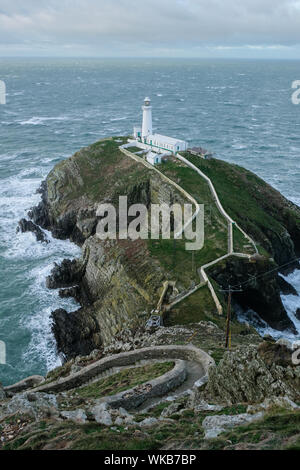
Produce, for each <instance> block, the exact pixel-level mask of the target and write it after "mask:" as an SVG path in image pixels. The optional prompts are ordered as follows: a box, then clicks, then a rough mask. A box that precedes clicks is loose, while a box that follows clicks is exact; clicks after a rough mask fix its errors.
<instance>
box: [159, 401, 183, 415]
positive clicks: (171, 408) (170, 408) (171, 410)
mask: <svg viewBox="0 0 300 470" xmlns="http://www.w3.org/2000/svg"><path fill="white" fill-rule="evenodd" d="M182 407H183V404H182V403H178V402H177V403H171V405H169V406H168V407H167V408H165V409H164V410H163V411H162V412H161V415H160V416H161V417H162V418H169V416H172V415H173V414H175V413H177V412H178V411H179V410H180V409H181V408H182Z"/></svg>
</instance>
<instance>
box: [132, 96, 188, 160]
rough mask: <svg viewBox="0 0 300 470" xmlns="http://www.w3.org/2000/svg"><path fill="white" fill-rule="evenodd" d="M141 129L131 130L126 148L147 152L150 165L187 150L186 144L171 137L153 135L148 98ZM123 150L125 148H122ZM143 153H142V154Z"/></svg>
mask: <svg viewBox="0 0 300 470" xmlns="http://www.w3.org/2000/svg"><path fill="white" fill-rule="evenodd" d="M142 110H143V123H142V127H140V126H135V127H134V128H133V137H134V139H128V144H125V146H126V148H130V146H131V147H138V148H140V149H141V150H144V151H146V152H147V157H146V159H147V161H148V162H149V163H151V164H152V165H157V164H159V163H161V161H162V157H163V156H167V155H176V154H177V153H178V152H180V151H185V150H186V149H187V148H188V143H187V142H185V141H184V140H180V139H177V138H173V137H167V136H165V135H161V134H153V129H152V106H151V100H150V98H145V99H144V105H143V106H142ZM124 148H125V147H124ZM142 153H143V152H142Z"/></svg>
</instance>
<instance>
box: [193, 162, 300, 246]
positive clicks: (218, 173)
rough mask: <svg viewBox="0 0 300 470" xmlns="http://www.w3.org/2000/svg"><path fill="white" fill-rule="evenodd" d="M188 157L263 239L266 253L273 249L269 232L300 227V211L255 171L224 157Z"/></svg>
mask: <svg viewBox="0 0 300 470" xmlns="http://www.w3.org/2000/svg"><path fill="white" fill-rule="evenodd" d="M184 156H185V157H186V158H187V159H188V160H189V161H191V162H192V163H193V164H194V165H196V166H197V167H198V168H199V169H200V170H201V171H203V173H205V174H206V175H207V176H208V177H209V178H210V179H211V180H212V182H213V184H214V186H215V188H216V191H217V193H218V196H219V198H220V201H221V203H222V205H223V207H224V209H225V210H226V211H227V212H228V214H229V215H230V216H231V217H232V218H233V219H234V220H236V221H237V222H238V223H239V224H240V225H241V227H242V228H243V229H244V230H245V232H246V233H248V234H249V235H251V236H252V238H254V240H255V241H257V242H259V244H260V245H261V246H262V247H263V249H264V252H263V253H262V254H264V253H265V252H268V253H270V249H271V244H270V242H269V241H268V239H267V237H266V233H270V231H272V232H275V233H277V234H278V235H281V234H282V232H283V231H284V225H285V226H286V227H287V228H288V230H291V231H295V230H296V229H297V230H299V229H300V217H299V214H297V213H296V211H294V210H292V209H291V207H290V206H289V204H288V203H286V201H284V199H283V197H282V196H281V195H280V193H279V192H278V191H276V190H275V189H273V188H272V187H271V186H269V185H268V184H267V183H266V182H265V181H263V180H262V179H261V178H259V177H258V176H256V175H255V174H253V173H251V172H250V171H248V170H246V169H244V168H242V167H240V166H238V165H233V164H229V163H227V162H224V161H222V160H217V159H212V160H203V159H201V158H197V157H194V156H191V155H189V154H188V153H186V154H184Z"/></svg>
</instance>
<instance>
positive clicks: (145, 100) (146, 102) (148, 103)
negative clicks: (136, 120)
mask: <svg viewBox="0 0 300 470" xmlns="http://www.w3.org/2000/svg"><path fill="white" fill-rule="evenodd" d="M144 103H145V106H150V104H151V100H150V98H148V97H146V98H145V99H144Z"/></svg>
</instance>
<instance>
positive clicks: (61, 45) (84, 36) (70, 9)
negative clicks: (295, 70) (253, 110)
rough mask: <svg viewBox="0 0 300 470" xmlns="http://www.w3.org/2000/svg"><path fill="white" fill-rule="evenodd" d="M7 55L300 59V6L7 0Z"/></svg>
mask: <svg viewBox="0 0 300 470" xmlns="http://www.w3.org/2000/svg"><path fill="white" fill-rule="evenodd" d="M0 56H62V57H64V56H71V57H74V56H90V57H91V56H92V57H95V56H99V57H246V58H247V57H261V58H265V57H270V58H299V59H300V0H13V1H12V0H0Z"/></svg>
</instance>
